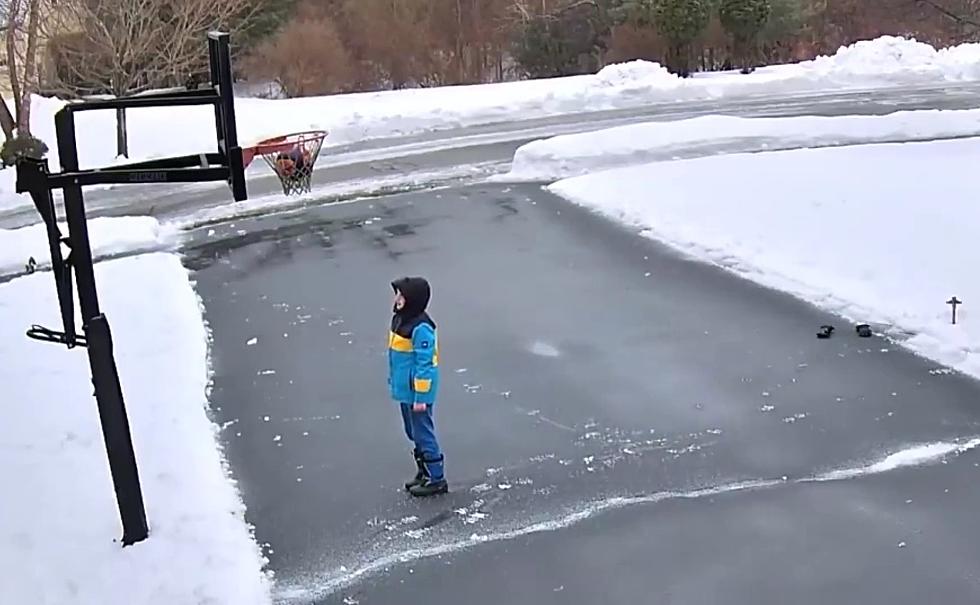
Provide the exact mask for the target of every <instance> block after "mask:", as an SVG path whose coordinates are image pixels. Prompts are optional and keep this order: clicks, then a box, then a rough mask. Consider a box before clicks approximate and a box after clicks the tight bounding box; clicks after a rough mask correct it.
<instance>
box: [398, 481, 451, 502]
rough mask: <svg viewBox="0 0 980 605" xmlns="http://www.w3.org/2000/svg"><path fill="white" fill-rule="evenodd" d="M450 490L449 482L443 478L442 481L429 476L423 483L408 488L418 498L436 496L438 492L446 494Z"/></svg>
mask: <svg viewBox="0 0 980 605" xmlns="http://www.w3.org/2000/svg"><path fill="white" fill-rule="evenodd" d="M448 491H449V482H448V481H446V480H445V479H443V480H442V481H433V480H432V479H430V478H429V477H425V479H423V480H422V483H421V484H419V485H416V486H415V487H412V488H411V489H409V490H408V492H409V493H410V494H412V495H413V496H415V497H418V498H424V497H426V496H435V495H436V494H445V493H446V492H448Z"/></svg>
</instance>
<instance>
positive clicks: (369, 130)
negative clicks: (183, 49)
mask: <svg viewBox="0 0 980 605" xmlns="http://www.w3.org/2000/svg"><path fill="white" fill-rule="evenodd" d="M965 79H969V80H972V79H980V46H978V45H964V46H960V47H952V48H949V49H943V50H938V51H937V50H936V49H934V48H933V47H931V46H928V45H925V44H922V43H920V42H916V41H914V40H908V39H904V38H895V37H888V36H886V37H882V38H878V39H875V40H870V41H863V42H858V43H856V44H854V45H852V46H849V47H843V48H841V49H840V50H839V51H838V52H837V53H836V54H835V55H833V56H830V57H819V58H817V59H815V60H813V61H804V62H802V63H796V64H787V65H775V66H769V67H765V68H763V69H760V70H758V71H756V72H755V73H753V74H750V75H742V74H739V73H724V74H710V77H695V78H691V79H680V78H678V77H676V76H674V75H672V74H670V73H668V72H667V70H665V69H664V68H663V67H662V66H660V65H659V64H657V63H651V62H647V61H631V62H628V63H624V64H618V65H611V66H607V67H606V68H604V69H603V70H601V71H600V72H599V73H597V74H593V75H584V76H571V77H564V78H551V79H538V80H527V81H522V82H507V83H500V84H480V85H472V86H452V87H439V88H421V89H409V90H398V91H385V92H376V93H357V94H347V95H334V96H325V97H307V98H299V99H286V100H264V99H247V98H245V99H241V98H240V99H237V100H236V110H237V115H238V124H239V136H240V139H241V140H242V142H243V143H246V144H247V143H249V142H254V141H257V140H259V139H262V138H266V137H270V136H274V135H280V134H283V133H286V132H296V131H301V130H310V129H323V130H327V131H329V132H330V135H329V136H328V138H327V142H326V145H328V146H331V145H340V144H346V143H351V142H354V141H360V140H363V139H367V138H375V137H386V136H397V135H404V134H410V133H418V132H422V131H427V130H437V129H447V128H453V127H459V126H470V125H477V124H487V123H492V122H497V121H502V120H511V119H515V118H517V119H527V118H535V117H543V116H549V115H558V114H565V113H576V112H584V111H594V110H602V109H614V108H627V107H640V106H645V105H648V104H650V103H655V102H666V101H676V100H697V99H712V98H718V97H725V96H737V95H744V94H753V95H765V94H782V93H793V92H805V91H815V90H824V89H847V88H867V87H874V86H885V85H895V84H918V83H923V82H935V83H941V82H944V81H950V80H965ZM62 105H63V102H62V101H60V100H58V99H49V98H35V99H34V101H33V109H32V120H31V124H32V130H33V132H34V133H35V134H36V135H37V136H39V137H41V138H42V139H43V140H45V141H46V142H47V143H48V146H49V147H50V148H51V151H50V158H51V160H52V161H51V164H52V168H53V169H58V166H59V164H58V160H57V150H56V145H55V137H54V113H55V112H56V111H57V110H58V109H59V108H60V107H61V106H62ZM175 112H179V113H175ZM127 118H128V124H127V126H128V131H129V135H130V155H131V157H132V159H133V160H141V159H148V158H157V157H164V156H170V155H178V154H190V153H199V152H201V151H207V150H210V149H213V148H215V134H214V117H213V112H212V111H211V110H210V108H207V107H184V108H177V109H174V108H146V109H138V110H130V111H129V112H128V113H127ZM76 124H77V129H78V132H79V135H78V145H79V158H80V163H81V164H82V167H83V168H85V167H89V168H91V167H96V166H104V165H111V164H113V163H114V162H115V136H114V133H115V130H114V128H115V112H114V111H111V110H109V111H98V112H85V113H82V114H79V115H78V116H76ZM12 192H13V171H3V172H2V173H0V194H6V195H7V196H8V197H9V196H11V195H13V194H12ZM3 203H4V202H0V208H2V204H3ZM6 203H7V204H8V205H9V204H10V202H9V201H8V202H6Z"/></svg>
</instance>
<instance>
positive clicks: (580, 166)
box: [492, 109, 980, 181]
mask: <svg viewBox="0 0 980 605" xmlns="http://www.w3.org/2000/svg"><path fill="white" fill-rule="evenodd" d="M977 134H980V110H976V109H969V110H921V111H899V112H895V113H892V114H887V115H871V116H862V115H848V116H799V117H778V118H743V117H736V116H725V115H709V116H701V117H697V118H691V119H686V120H677V121H673V122H645V123H642V124H629V125H626V126H618V127H615V128H607V129H604V130H597V131H593V132H584V133H579V134H570V135H561V136H556V137H551V138H547V139H541V140H538V141H533V142H531V143H528V144H526V145H522V146H521V147H519V148H518V149H517V151H516V152H515V153H514V161H513V164H512V166H511V170H510V172H508V173H507V174H504V175H501V176H499V177H495V178H494V179H492V180H495V181H549V180H556V179H562V178H569V177H573V176H579V175H583V174H587V173H589V172H592V171H596V170H604V169H609V168H615V167H618V166H628V165H635V164H644V163H648V162H653V161H666V160H672V159H680V158H679V157H678V156H681V157H685V158H686V157H691V156H694V155H713V154H718V153H734V152H737V153H745V152H754V151H776V150H785V149H800V148H811V147H831V146H839V145H856V144H873V143H889V142H904V141H928V140H935V139H943V138H954V137H968V136H975V135H977Z"/></svg>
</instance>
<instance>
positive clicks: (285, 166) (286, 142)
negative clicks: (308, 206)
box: [242, 130, 327, 195]
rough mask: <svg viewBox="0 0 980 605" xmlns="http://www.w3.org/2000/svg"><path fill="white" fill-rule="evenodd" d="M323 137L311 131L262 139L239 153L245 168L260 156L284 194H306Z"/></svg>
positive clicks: (318, 132) (320, 131) (319, 132)
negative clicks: (276, 178)
mask: <svg viewBox="0 0 980 605" xmlns="http://www.w3.org/2000/svg"><path fill="white" fill-rule="evenodd" d="M326 136H327V132H326V131H324V130H311V131H308V132H298V133H295V134H286V135H282V136H278V137H273V138H271V139H265V140H264V141H259V142H258V143H256V144H255V145H253V146H252V147H250V148H248V149H243V150H242V155H243V158H242V159H243V163H244V164H245V166H248V165H249V164H251V162H252V160H253V159H254V158H255V156H257V155H260V156H262V157H263V159H265V161H266V163H267V164H268V165H269V167H270V168H272V171H273V172H275V173H276V176H278V177H279V181H280V182H281V183H282V192H283V193H284V194H286V195H293V194H298V193H309V191H310V189H311V185H310V178H311V177H312V176H313V166H314V165H315V164H316V160H317V158H318V157H319V156H320V147H321V146H322V145H323V139H324V138H325V137H326Z"/></svg>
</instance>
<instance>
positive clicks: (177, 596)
mask: <svg viewBox="0 0 980 605" xmlns="http://www.w3.org/2000/svg"><path fill="white" fill-rule="evenodd" d="M96 276H97V279H98V280H99V286H100V294H101V302H102V304H103V307H104V308H105V309H106V314H107V316H108V317H109V320H110V322H111V323H112V328H113V334H114V339H115V345H116V360H117V363H118V366H119V371H120V377H121V381H122V386H123V391H124V393H125V396H126V402H127V408H128V412H129V418H130V422H131V425H132V431H133V439H134V443H135V447H136V455H137V459H138V462H139V466H140V474H141V479H142V484H143V491H144V497H145V499H146V506H147V515H148V519H149V524H150V531H151V535H150V538H149V539H148V540H146V541H144V542H142V543H139V544H137V545H134V546H131V547H127V548H125V549H124V548H121V547H120V545H119V544H118V543H114V541H115V540H117V539H118V538H119V537H120V536H121V535H122V531H121V526H120V522H119V517H118V513H117V509H116V502H115V497H114V494H113V487H112V482H111V478H110V475H109V469H108V466H107V462H106V453H105V447H104V445H103V441H102V434H101V430H100V426H99V420H98V412H97V410H96V404H95V400H94V398H93V397H92V388H91V382H90V380H89V367H88V360H87V357H86V354H85V351H84V349H75V350H72V351H68V350H66V349H64V348H63V347H58V346H55V345H52V344H47V343H39V342H35V341H32V340H28V339H27V338H26V337H25V336H24V331H25V330H26V329H27V328H28V327H29V326H30V325H31V324H32V323H41V324H43V325H47V326H49V327H57V326H58V325H60V319H59V317H58V312H57V302H56V296H55V288H54V284H53V283H52V279H51V274H50V273H38V274H35V275H31V276H27V277H21V278H18V279H15V280H13V281H11V282H9V283H6V284H2V285H0V360H2V363H0V384H3V385H4V396H3V421H2V422H0V464H2V467H3V472H4V477H5V481H6V485H5V489H4V490H3V496H2V497H0V569H2V570H3V572H2V575H3V580H2V581H0V603H10V604H11V605H13V604H15V603H16V604H21V603H23V604H27V603H30V604H32V605H62V604H66V603H91V604H93V605H94V604H98V605H117V604H118V605H134V604H140V605H145V604H149V603H159V604H160V605H172V604H175V603H188V604H191V603H193V604H198V603H214V604H216V605H217V604H227V605H259V604H264V603H268V602H269V601H270V596H269V594H270V593H269V586H268V582H267V580H266V577H265V576H264V575H263V573H262V566H263V564H264V560H263V558H262V555H261V552H260V550H259V548H258V546H257V545H256V544H255V542H254V540H253V538H252V536H251V535H250V532H249V529H248V527H247V525H246V523H245V521H244V519H243V510H244V507H243V505H242V502H241V500H240V498H239V496H238V494H237V492H236V490H235V488H234V486H233V484H232V483H231V482H230V481H229V479H228V478H227V477H226V473H225V470H224V465H223V462H222V460H221V457H220V453H219V450H218V446H217V435H216V427H215V425H214V424H212V423H211V421H210V420H209V418H208V416H207V412H206V407H207V400H206V389H207V385H208V380H209V370H208V358H207V355H208V342H207V341H208V334H207V330H206V328H205V325H204V321H203V318H202V314H201V309H200V306H199V301H198V298H197V295H196V294H195V293H194V290H193V288H192V287H191V283H190V281H189V279H188V273H187V271H186V270H185V269H184V268H183V266H182V265H181V263H180V260H179V258H178V257H177V256H176V255H174V254H169V253H154V254H148V255H143V256H139V257H133V258H126V259H119V260H114V261H108V262H105V263H100V264H99V265H97V268H96Z"/></svg>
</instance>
